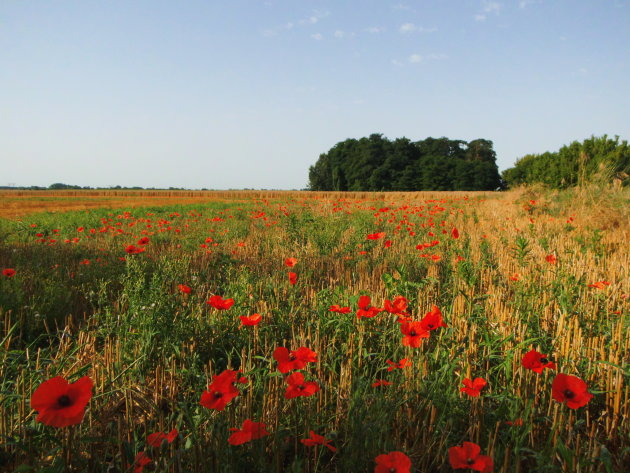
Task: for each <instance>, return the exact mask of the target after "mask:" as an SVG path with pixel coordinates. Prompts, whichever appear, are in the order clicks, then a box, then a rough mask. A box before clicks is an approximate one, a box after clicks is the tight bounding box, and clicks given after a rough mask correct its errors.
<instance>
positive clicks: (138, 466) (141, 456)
mask: <svg viewBox="0 0 630 473" xmlns="http://www.w3.org/2000/svg"><path fill="white" fill-rule="evenodd" d="M151 461H152V460H151V458H149V456H148V455H147V454H146V453H144V452H139V453H138V454H137V455H136V458H135V460H134V461H133V464H134V467H133V473H142V470H144V467H145V466H147V465H148V464H149V463H151Z"/></svg>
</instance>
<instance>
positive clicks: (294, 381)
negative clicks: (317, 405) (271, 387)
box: [284, 371, 319, 399]
mask: <svg viewBox="0 0 630 473" xmlns="http://www.w3.org/2000/svg"><path fill="white" fill-rule="evenodd" d="M287 383H288V384H289V387H288V388H287V390H286V392H285V393H284V397H285V398H286V399H293V398H294V397H300V396H304V397H308V396H312V395H313V394H315V393H316V392H317V391H319V385H318V384H317V383H316V382H314V381H304V375H303V374H302V373H300V372H299V371H296V372H295V373H291V374H290V375H289V376H288V377H287Z"/></svg>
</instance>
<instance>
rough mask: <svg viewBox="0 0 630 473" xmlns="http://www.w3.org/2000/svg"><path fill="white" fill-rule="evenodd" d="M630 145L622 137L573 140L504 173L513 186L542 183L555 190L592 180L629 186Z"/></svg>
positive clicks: (524, 158)
mask: <svg viewBox="0 0 630 473" xmlns="http://www.w3.org/2000/svg"><path fill="white" fill-rule="evenodd" d="M628 174H630V146H628V142H627V141H625V140H624V141H621V142H620V141H619V137H618V136H615V138H614V139H612V138H608V136H607V135H604V136H601V137H594V136H591V137H590V138H588V139H586V140H584V141H583V142H582V143H580V142H578V141H574V142H573V143H571V144H569V145H567V146H563V147H562V148H560V150H559V151H556V152H553V153H550V152H546V153H543V154H528V155H526V156H523V157H522V158H520V159H519V160H517V161H516V164H515V165H514V167H513V168H509V169H506V170H505V171H503V179H504V181H505V182H506V184H507V185H508V186H510V187H514V186H518V185H520V184H534V183H541V184H545V185H548V186H549V187H554V188H566V187H571V186H575V185H577V184H580V183H585V182H589V181H593V180H597V181H599V182H610V181H612V180H613V179H619V180H621V181H622V182H623V183H624V184H625V185H627V184H628V181H629V180H628V179H627V177H628Z"/></svg>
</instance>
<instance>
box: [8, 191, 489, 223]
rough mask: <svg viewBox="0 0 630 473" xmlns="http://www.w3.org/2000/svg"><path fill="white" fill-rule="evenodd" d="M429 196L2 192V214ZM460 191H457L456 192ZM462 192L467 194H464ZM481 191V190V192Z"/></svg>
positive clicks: (392, 194) (352, 193)
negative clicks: (260, 200) (302, 199)
mask: <svg viewBox="0 0 630 473" xmlns="http://www.w3.org/2000/svg"><path fill="white" fill-rule="evenodd" d="M414 194H415V195H424V196H425V197H427V198H429V197H431V196H433V197H435V196H438V195H439V194H440V193H439V192H425V193H409V192H399V193H387V194H385V193H380V194H379V193H370V192H345V193H340V192H301V191H144V190H142V191H123V190H121V191H109V190H104V191H101V190H77V191H0V217H4V218H18V217H21V216H23V215H27V214H31V213H37V212H66V211H71V210H87V209H94V208H101V207H106V208H123V207H131V208H135V207H143V206H144V207H146V206H156V205H182V204H193V203H199V202H204V201H222V200H226V201H234V200H239V201H240V200H245V201H249V200H251V199H261V198H262V199H279V198H296V197H306V196H308V198H314V199H319V198H326V199H334V198H350V199H367V198H383V197H384V196H385V195H388V196H391V197H393V198H397V199H402V200H404V199H405V198H407V196H409V195H414ZM453 194H457V193H453ZM461 194H462V195H463V194H465V193H461ZM479 194H482V193H479Z"/></svg>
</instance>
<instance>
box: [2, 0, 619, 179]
mask: <svg viewBox="0 0 630 473" xmlns="http://www.w3.org/2000/svg"><path fill="white" fill-rule="evenodd" d="M371 133H383V134H384V135H385V136H387V137H389V138H392V139H393V138H396V137H402V136H406V137H408V138H410V139H412V140H419V139H424V138H426V137H428V136H433V137H440V136H446V137H449V138H452V139H464V140H472V139H475V138H486V139H490V140H492V141H493V142H494V147H495V150H496V151H497V156H498V164H499V168H500V169H505V168H507V167H510V166H512V165H513V163H514V161H515V160H516V159H517V158H519V157H521V156H523V155H525V154H527V153H537V152H544V151H548V150H556V149H558V148H559V147H561V146H562V145H563V144H567V143H569V142H571V141H573V140H582V139H584V138H587V137H589V136H590V135H592V134H594V135H602V134H605V133H606V134H608V135H611V136H612V135H620V137H621V138H622V139H630V2H629V1H627V0H598V1H595V0H592V1H591V0H589V1H586V0H522V1H519V0H513V1H507V0H506V1H485V0H458V1H454V0H453V1H447V0H421V1H420V0H417V1H411V0H409V1H402V2H401V1H399V0H394V1H387V0H365V1H343V0H337V1H323V0H322V1H319V0H313V1H308V0H268V1H255V0H224V1H223V0H222V1H218V0H205V1H201V0H186V1H174V0H171V1H165V0H150V1H148V0H134V1H129V0H125V1H116V0H114V1H91V0H81V1H79V0H75V1H54V0H50V1H28V0H1V1H0V169H1V170H2V171H1V172H0V185H6V184H8V183H13V184H16V185H46V186H47V185H49V184H51V183H53V182H64V183H69V184H79V185H90V186H110V185H123V186H125V185H127V186H132V185H139V186H145V187H149V186H156V187H168V186H175V187H188V188H201V187H206V188H212V189H227V188H269V189H271V188H275V189H300V188H304V187H305V186H306V184H307V181H308V167H309V166H310V165H312V164H313V163H315V161H316V160H317V158H318V156H319V154H320V153H323V152H325V151H327V150H328V149H330V148H331V147H332V146H333V145H334V144H335V143H337V142H338V141H342V140H344V139H346V138H360V137H362V136H368V135H369V134H371Z"/></svg>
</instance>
